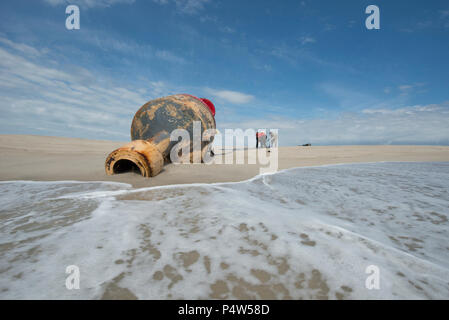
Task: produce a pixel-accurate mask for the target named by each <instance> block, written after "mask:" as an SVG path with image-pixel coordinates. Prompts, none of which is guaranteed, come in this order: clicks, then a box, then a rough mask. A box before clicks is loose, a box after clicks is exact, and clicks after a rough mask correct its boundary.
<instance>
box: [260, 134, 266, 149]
mask: <svg viewBox="0 0 449 320" xmlns="http://www.w3.org/2000/svg"><path fill="white" fill-rule="evenodd" d="M259 141H260V147H261V148H266V147H267V135H266V134H265V132H263V131H262V132H260V135H259Z"/></svg>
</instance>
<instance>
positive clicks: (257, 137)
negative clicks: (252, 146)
mask: <svg viewBox="0 0 449 320" xmlns="http://www.w3.org/2000/svg"><path fill="white" fill-rule="evenodd" d="M258 148H259V131H257V132H256V149H258Z"/></svg>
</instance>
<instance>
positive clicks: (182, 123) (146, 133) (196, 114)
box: [105, 94, 216, 177]
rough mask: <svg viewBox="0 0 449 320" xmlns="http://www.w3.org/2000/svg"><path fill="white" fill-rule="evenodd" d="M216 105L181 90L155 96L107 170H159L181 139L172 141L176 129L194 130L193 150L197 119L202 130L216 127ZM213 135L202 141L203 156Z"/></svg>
mask: <svg viewBox="0 0 449 320" xmlns="http://www.w3.org/2000/svg"><path fill="white" fill-rule="evenodd" d="M214 116H215V107H214V105H213V103H212V102H211V101H209V100H207V99H204V98H201V99H200V98H197V97H194V96H192V95H188V94H177V95H172V96H168V97H164V98H159V99H155V100H151V101H149V102H147V103H146V104H144V105H143V106H142V107H141V108H140V109H139V110H138V111H137V112H136V114H135V115H134V119H133V121H132V124H131V140H132V141H131V142H130V143H128V144H126V145H124V146H123V147H121V148H118V149H116V150H114V151H112V152H111V153H110V154H109V155H108V157H107V158H106V162H105V170H106V174H108V175H112V174H116V173H121V172H125V171H130V170H132V169H138V170H139V171H140V174H141V175H142V176H144V177H154V176H155V175H157V174H159V173H160V172H161V170H162V167H163V166H164V163H165V162H170V151H171V149H172V148H173V146H174V145H175V144H176V143H178V142H177V141H170V134H171V133H172V132H173V130H176V129H185V130H187V131H188V132H189V134H190V141H191V145H190V150H191V155H190V158H191V159H192V154H193V123H194V122H195V121H198V122H199V123H201V133H203V132H204V131H206V130H209V129H215V128H216V124H215V118H214ZM212 141H213V136H212V137H210V139H209V140H208V141H202V142H201V157H202V159H203V157H204V154H205V153H206V152H207V151H208V150H209V149H210V147H211V143H212Z"/></svg>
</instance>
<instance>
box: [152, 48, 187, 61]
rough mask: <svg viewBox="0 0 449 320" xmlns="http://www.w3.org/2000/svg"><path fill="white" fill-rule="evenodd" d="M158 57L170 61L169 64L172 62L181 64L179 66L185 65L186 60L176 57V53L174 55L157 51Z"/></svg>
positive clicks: (164, 51)
mask: <svg viewBox="0 0 449 320" xmlns="http://www.w3.org/2000/svg"><path fill="white" fill-rule="evenodd" d="M155 55H156V57H158V58H160V59H162V60H165V61H168V62H172V63H179V64H185V63H186V60H185V59H184V58H182V57H178V56H177V55H175V54H174V53H172V52H171V51H168V50H157V51H156V54H155Z"/></svg>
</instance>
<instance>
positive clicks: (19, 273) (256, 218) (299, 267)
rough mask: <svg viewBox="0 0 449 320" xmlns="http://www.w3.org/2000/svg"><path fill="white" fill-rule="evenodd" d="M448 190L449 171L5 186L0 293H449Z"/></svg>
mask: <svg viewBox="0 0 449 320" xmlns="http://www.w3.org/2000/svg"><path fill="white" fill-rule="evenodd" d="M448 190H449V163H376V164H374V163H373V164H351V165H333V166H323V167H309V168H296V169H290V170H286V171H282V172H279V173H277V174H274V175H265V176H259V177H256V178H254V179H251V180H249V181H244V182H240V183H227V184H210V185H205V184H203V185H185V186H172V187H156V188H146V189H133V188H132V187H131V186H129V185H126V184H119V183H103V182H98V183H97V182H85V183H81V182H27V181H18V182H3V183H0V204H1V210H0V298H2V299H9V298H18V299H38V298H43V299H99V298H140V299H167V298H168V299H199V298H205V299H209V298H232V299H235V298H243V299H258V298H259V299H260V298H266V299H402V298H409V299H428V298H443V299H448V298H449V241H448V240H449V222H448V218H449V191H448ZM69 265H76V266H78V267H79V270H80V289H79V290H68V289H67V288H66V285H65V283H66V278H67V277H68V276H69V275H68V274H66V273H65V271H66V267H67V266H69ZM371 265H374V266H376V267H377V268H378V270H379V289H372V290H369V289H367V287H366V285H365V282H366V279H367V277H368V276H369V274H367V273H365V271H366V268H367V267H368V266H371Z"/></svg>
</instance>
